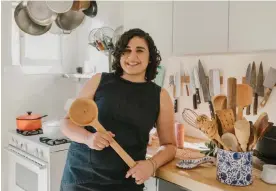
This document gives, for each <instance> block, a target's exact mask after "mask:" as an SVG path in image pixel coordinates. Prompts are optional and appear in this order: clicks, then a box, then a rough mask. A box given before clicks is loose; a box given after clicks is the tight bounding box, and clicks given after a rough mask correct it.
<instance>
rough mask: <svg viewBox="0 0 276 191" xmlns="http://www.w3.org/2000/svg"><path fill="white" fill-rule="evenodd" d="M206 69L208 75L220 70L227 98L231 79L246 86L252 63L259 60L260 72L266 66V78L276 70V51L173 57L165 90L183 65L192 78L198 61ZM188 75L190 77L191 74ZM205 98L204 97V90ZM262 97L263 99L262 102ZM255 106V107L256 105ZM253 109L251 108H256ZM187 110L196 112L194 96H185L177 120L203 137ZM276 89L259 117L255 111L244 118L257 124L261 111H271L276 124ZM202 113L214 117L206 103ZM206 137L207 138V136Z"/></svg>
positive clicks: (187, 130) (202, 106) (168, 67)
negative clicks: (244, 81) (187, 118)
mask: <svg viewBox="0 0 276 191" xmlns="http://www.w3.org/2000/svg"><path fill="white" fill-rule="evenodd" d="M199 59H200V60H201V63H202V65H203V67H204V70H205V73H206V75H208V71H209V70H210V69H215V68H217V69H220V72H221V76H223V79H224V82H223V85H222V86H221V93H222V94H225V95H227V85H226V84H227V78H229V77H235V78H237V82H238V83H242V81H241V80H242V77H244V76H245V74H246V69H247V66H248V64H249V63H252V62H253V61H255V63H256V69H257V72H258V70H259V65H260V62H261V61H262V63H263V68H264V75H266V74H267V72H268V69H269V67H274V68H276V51H271V52H262V53H261V52H260V53H253V52H252V53H244V54H221V55H198V56H185V57H171V58H170V59H169V61H168V63H167V65H166V79H165V82H164V87H165V88H167V87H168V76H169V75H171V74H173V73H174V72H176V71H179V67H180V64H181V65H182V67H183V68H185V70H186V75H189V73H190V71H191V70H192V68H194V66H197V64H198V60H199ZM187 72H188V74H187ZM200 93H201V97H203V96H202V91H201V92H200ZM261 100H262V97H259V103H260V102H261ZM252 107H253V106H252ZM252 107H251V109H252ZM184 108H191V109H193V105H192V96H189V97H188V96H187V95H186V94H184V96H181V97H180V98H179V112H178V113H177V114H176V119H177V120H178V121H180V122H183V123H184V124H185V130H186V134H189V135H193V136H199V137H202V136H203V134H202V133H201V132H199V131H198V130H197V131H195V129H194V128H193V127H191V126H190V125H188V124H187V123H186V122H185V121H184V120H183V118H182V117H181V113H182V111H183V109H184ZM275 108H276V89H275V88H274V90H273V91H272V94H271V96H270V99H269V100H268V102H267V104H266V106H265V107H264V108H258V115H256V116H253V114H252V113H253V112H252V110H251V115H249V116H247V115H245V113H244V117H246V118H247V119H248V120H252V121H253V122H254V121H255V120H256V118H257V117H258V116H259V115H260V113H261V112H267V113H268V116H269V119H270V121H271V122H273V123H276V115H275ZM196 112H197V113H198V114H207V115H209V116H210V112H209V108H208V104H207V103H202V104H200V105H199V109H197V110H196ZM203 137H205V136H203Z"/></svg>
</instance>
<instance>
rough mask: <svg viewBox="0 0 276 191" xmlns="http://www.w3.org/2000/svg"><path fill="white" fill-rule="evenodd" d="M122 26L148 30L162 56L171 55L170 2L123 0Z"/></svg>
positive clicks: (126, 28)
mask: <svg viewBox="0 0 276 191" xmlns="http://www.w3.org/2000/svg"><path fill="white" fill-rule="evenodd" d="M124 28H125V30H128V29H131V28H141V29H142V30H144V31H146V32H148V33H149V34H150V35H151V36H152V38H153V40H154V42H155V43H156V46H157V49H159V50H160V52H161V56H162V58H166V57H169V56H171V53H172V52H171V50H172V2H163V1H159V2H157V1H151V2H148V1H135V2H134V1H125V2H124Z"/></svg>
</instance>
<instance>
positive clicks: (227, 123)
mask: <svg viewBox="0 0 276 191" xmlns="http://www.w3.org/2000/svg"><path fill="white" fill-rule="evenodd" d="M217 116H218V118H219V120H220V123H221V125H222V129H223V132H224V133H226V132H229V133H234V132H235V130H234V124H235V117H234V113H233V110H232V109H224V110H218V111H217Z"/></svg>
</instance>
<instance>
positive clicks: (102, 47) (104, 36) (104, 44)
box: [88, 26, 123, 72]
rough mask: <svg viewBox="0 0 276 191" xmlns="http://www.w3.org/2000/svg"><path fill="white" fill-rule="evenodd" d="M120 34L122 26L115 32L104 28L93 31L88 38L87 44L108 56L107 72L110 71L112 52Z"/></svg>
mask: <svg viewBox="0 0 276 191" xmlns="http://www.w3.org/2000/svg"><path fill="white" fill-rule="evenodd" d="M122 32H123V27H122V26H119V27H118V28H116V29H115V30H113V29H112V28H110V27H106V26H105V27H101V28H95V29H93V30H92V31H91V32H90V33H89V36H88V41H89V43H88V44H89V45H91V46H92V47H95V48H96V49H97V50H98V51H100V52H102V53H103V54H105V55H106V56H108V63H109V72H111V71H112V54H113V52H114V48H115V44H116V42H117V40H118V39H119V37H120V35H121V34H122Z"/></svg>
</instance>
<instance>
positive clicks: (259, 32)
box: [229, 1, 276, 52]
mask: <svg viewBox="0 0 276 191" xmlns="http://www.w3.org/2000/svg"><path fill="white" fill-rule="evenodd" d="M229 10H230V12H229V51H233V52H239V51H259V50H276V25H275V20H276V11H275V10H276V2H275V1H274V2H273V1H266V2H265V1H257V2H253V1H250V2H240V1H233V2H232V1H231V2H230V7H229Z"/></svg>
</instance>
